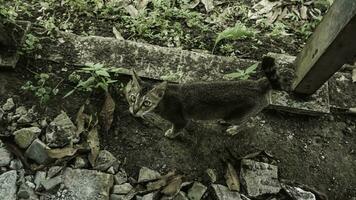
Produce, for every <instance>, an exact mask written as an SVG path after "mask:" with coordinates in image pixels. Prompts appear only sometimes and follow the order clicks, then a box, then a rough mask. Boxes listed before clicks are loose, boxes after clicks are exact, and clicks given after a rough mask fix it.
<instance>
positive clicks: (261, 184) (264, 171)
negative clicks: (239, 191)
mask: <svg viewBox="0 0 356 200" xmlns="http://www.w3.org/2000/svg"><path fill="white" fill-rule="evenodd" d="M240 175H241V182H242V184H243V185H244V186H245V188H246V191H247V194H248V196H250V197H257V196H260V195H263V194H275V193H278V192H279V190H280V189H281V186H280V184H279V181H278V168H277V166H274V165H270V164H267V163H262V162H256V161H253V160H248V159H244V160H242V162H241V173H240Z"/></svg>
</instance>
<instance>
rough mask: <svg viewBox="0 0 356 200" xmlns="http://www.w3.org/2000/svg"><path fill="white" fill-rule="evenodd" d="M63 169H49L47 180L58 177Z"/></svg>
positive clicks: (61, 167) (58, 167) (55, 167)
mask: <svg viewBox="0 0 356 200" xmlns="http://www.w3.org/2000/svg"><path fill="white" fill-rule="evenodd" d="M62 169H63V166H53V167H51V168H49V170H48V172H47V178H52V177H54V176H56V175H58V174H59V172H61V171H62Z"/></svg>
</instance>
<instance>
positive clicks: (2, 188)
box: [0, 170, 17, 200]
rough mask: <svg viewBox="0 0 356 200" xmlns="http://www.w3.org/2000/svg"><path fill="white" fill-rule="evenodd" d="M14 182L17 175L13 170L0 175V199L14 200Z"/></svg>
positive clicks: (15, 188)
mask: <svg viewBox="0 0 356 200" xmlns="http://www.w3.org/2000/svg"><path fill="white" fill-rule="evenodd" d="M16 180H17V173H16V171H15V170H11V171H8V172H5V173H3V174H1V175H0V199H1V200H15V199H16V191H17V187H16Z"/></svg>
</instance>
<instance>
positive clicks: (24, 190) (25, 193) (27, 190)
mask: <svg viewBox="0 0 356 200" xmlns="http://www.w3.org/2000/svg"><path fill="white" fill-rule="evenodd" d="M17 197H18V198H19V199H27V200H37V199H38V196H37V195H36V194H35V191H34V190H33V188H31V187H29V186H28V185H27V184H26V183H24V184H21V186H20V188H19V190H18V191H17Z"/></svg>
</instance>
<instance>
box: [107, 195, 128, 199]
mask: <svg viewBox="0 0 356 200" xmlns="http://www.w3.org/2000/svg"><path fill="white" fill-rule="evenodd" d="M110 200H126V199H125V195H120V194H111V195H110Z"/></svg>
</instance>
